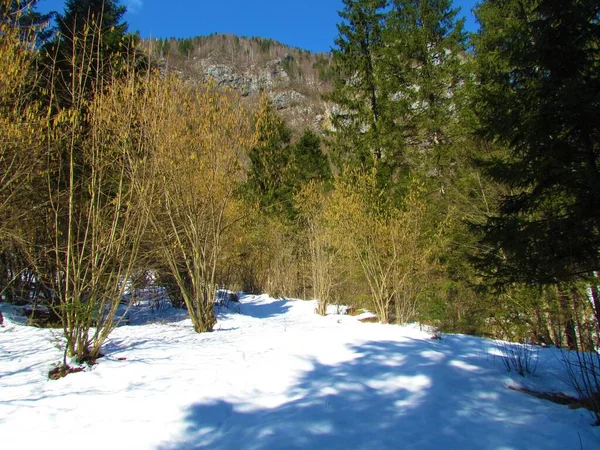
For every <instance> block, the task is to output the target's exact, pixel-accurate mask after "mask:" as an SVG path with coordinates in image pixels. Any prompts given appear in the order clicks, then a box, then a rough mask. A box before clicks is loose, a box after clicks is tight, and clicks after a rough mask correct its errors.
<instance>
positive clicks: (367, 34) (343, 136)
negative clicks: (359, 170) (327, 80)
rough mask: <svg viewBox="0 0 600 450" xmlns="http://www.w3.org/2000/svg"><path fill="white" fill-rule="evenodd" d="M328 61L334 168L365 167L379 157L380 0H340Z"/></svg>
mask: <svg viewBox="0 0 600 450" xmlns="http://www.w3.org/2000/svg"><path fill="white" fill-rule="evenodd" d="M343 3H344V9H343V10H342V11H340V13H339V15H340V17H341V18H342V23H340V24H339V25H338V31H339V35H338V37H337V38H336V40H335V45H336V47H337V48H335V49H334V50H333V62H334V66H335V71H336V78H335V88H334V91H333V93H332V94H331V96H330V99H331V100H332V101H333V102H335V103H336V104H337V105H338V108H339V109H338V111H336V112H335V114H334V115H333V125H334V127H335V134H334V142H333V144H334V145H333V150H334V154H335V157H336V162H337V164H338V165H343V164H348V163H349V164H352V165H362V166H364V167H371V166H372V165H373V164H375V163H376V162H377V161H379V160H380V159H381V157H382V153H383V151H382V142H381V140H382V137H383V136H385V133H383V130H381V129H380V124H381V121H382V120H381V119H382V108H383V105H382V104H381V103H382V102H384V99H383V98H382V97H381V80H380V78H379V73H378V63H377V61H378V58H379V56H380V53H381V50H382V47H383V39H382V33H383V22H384V8H385V6H386V3H387V2H386V1H385V0H344V2H343Z"/></svg>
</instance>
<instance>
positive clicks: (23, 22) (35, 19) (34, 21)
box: [0, 0, 53, 43]
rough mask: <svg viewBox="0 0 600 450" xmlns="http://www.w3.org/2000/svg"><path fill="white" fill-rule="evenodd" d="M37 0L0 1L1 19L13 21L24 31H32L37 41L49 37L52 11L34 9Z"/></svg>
mask: <svg viewBox="0 0 600 450" xmlns="http://www.w3.org/2000/svg"><path fill="white" fill-rule="evenodd" d="M38 2H39V0H9V1H7V2H2V3H0V17H2V20H3V21H11V22H13V23H15V25H16V26H18V27H19V28H20V29H21V30H23V31H24V32H25V33H28V32H30V31H33V32H34V33H35V34H36V36H37V39H38V43H40V42H44V41H45V40H47V39H48V38H49V37H50V30H49V29H48V27H49V25H50V20H51V19H52V15H53V14H52V13H48V14H42V13H40V12H38V11H37V10H36V7H37V4H38Z"/></svg>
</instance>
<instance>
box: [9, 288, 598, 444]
mask: <svg viewBox="0 0 600 450" xmlns="http://www.w3.org/2000/svg"><path fill="white" fill-rule="evenodd" d="M240 301H241V302H240V304H239V307H238V308H237V309H239V312H237V311H236V312H221V313H220V314H219V316H218V319H219V322H218V324H217V326H216V331H215V332H213V333H206V334H196V333H195V332H194V331H193V329H192V326H191V322H190V321H189V320H188V319H186V317H185V315H184V313H183V312H182V311H179V310H175V309H167V310H161V311H156V312H152V311H149V310H148V309H145V308H144V307H143V306H142V307H140V308H134V309H132V311H131V320H130V321H129V325H127V326H122V327H119V328H118V329H116V330H115V331H114V332H113V333H112V335H111V338H110V339H109V341H108V342H107V344H106V345H105V346H104V353H105V355H106V356H105V357H104V358H102V359H100V360H99V364H97V365H95V366H92V367H90V368H87V369H86V370H85V371H83V372H79V373H73V374H70V375H68V376H67V377H65V378H62V379H60V380H58V381H51V380H48V371H49V370H50V369H51V368H52V363H56V362H58V361H60V360H61V356H62V352H61V350H60V348H59V347H60V342H61V338H60V330H48V329H37V328H33V327H28V326H25V325H23V324H22V323H20V321H19V319H18V318H17V316H16V315H15V314H14V311H12V310H11V309H10V308H9V307H8V306H7V305H3V304H0V309H1V310H2V312H3V313H4V318H5V320H4V326H3V327H2V328H0V446H1V448H3V449H7V450H10V449H17V448H32V449H44V450H49V449H55V448H56V449H61V450H65V449H70V448H85V449H86V450H91V449H121V448H123V449H124V448H127V449H161V450H162V449H165V450H166V449H196V448H210V449H291V448H303V449H304V448H313V449H333V448H339V449H438V448H439V449H494V450H508V449H528V450H532V449H553V448H556V449H574V450H575V449H598V448H600V428H598V427H593V426H592V425H591V424H592V423H593V419H592V417H591V416H590V414H589V413H588V412H587V411H586V410H585V409H577V410H572V409H569V408H568V407H566V406H561V405H558V404H555V403H552V402H549V401H547V400H544V399H540V398H536V397H534V396H531V395H526V394H524V393H522V392H518V391H515V390H513V389H509V386H510V387H512V388H515V387H516V388H524V389H530V390H534V391H545V392H549V391H554V392H565V393H566V394H572V393H570V392H569V388H568V386H567V385H566V383H565V382H564V381H563V380H562V379H561V377H562V376H563V375H562V373H563V370H562V367H561V363H560V351H559V350H556V349H540V351H539V353H538V354H537V357H538V358H539V361H538V365H537V371H536V373H535V374H534V375H528V376H526V377H524V378H523V377H520V376H519V375H517V374H515V373H514V372H513V373H507V372H506V370H505V369H504V366H503V364H502V362H501V361H500V359H499V357H498V356H497V355H496V353H497V346H496V345H495V343H494V342H493V341H489V340H485V339H480V338H475V337H469V336H460V335H444V336H443V338H442V339H441V340H433V339H431V333H429V332H427V331H422V330H420V329H419V327H418V326H406V327H399V326H393V325H381V324H370V323H369V324H365V323H360V322H359V321H358V319H357V318H355V317H350V316H344V315H337V314H335V313H334V312H333V310H332V314H330V315H328V316H327V317H320V316H317V315H315V314H314V309H315V305H316V303H315V302H313V301H300V300H275V299H272V298H269V297H268V296H265V295H263V296H249V295H248V296H242V297H241V299H240Z"/></svg>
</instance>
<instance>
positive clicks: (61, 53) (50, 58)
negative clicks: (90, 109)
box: [43, 0, 146, 108]
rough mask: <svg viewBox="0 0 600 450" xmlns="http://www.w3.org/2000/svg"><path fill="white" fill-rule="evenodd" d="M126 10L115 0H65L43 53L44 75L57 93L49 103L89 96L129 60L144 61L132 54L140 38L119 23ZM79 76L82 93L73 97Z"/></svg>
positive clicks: (65, 102) (141, 63) (140, 63)
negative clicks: (83, 83)
mask: <svg viewBox="0 0 600 450" xmlns="http://www.w3.org/2000/svg"><path fill="white" fill-rule="evenodd" d="M125 11H126V8H125V6H123V5H121V4H119V2H118V1H117V0H106V1H103V0H67V2H66V3H65V11H64V13H63V14H62V15H61V14H58V15H57V17H56V26H55V28H54V30H53V31H54V38H53V39H52V40H50V41H48V42H47V44H46V45H45V46H44V53H43V66H44V68H45V70H46V71H47V72H49V73H48V74H47V75H46V78H47V79H48V80H51V83H53V86H52V89H54V91H55V92H56V96H55V97H54V101H55V102H56V105H54V106H56V107H58V108H61V107H70V106H74V104H75V103H76V102H80V101H82V100H83V99H86V100H89V99H90V98H92V97H93V95H94V93H95V92H96V91H97V89H98V87H99V85H100V84H101V83H100V80H101V79H102V78H110V77H111V76H113V75H117V74H119V73H121V74H122V73H124V72H125V71H126V70H127V68H126V67H125V66H126V65H127V64H131V63H132V61H135V63H134V64H136V65H138V67H140V68H141V67H143V66H145V65H146V62H145V57H142V56H141V55H138V54H137V53H136V46H137V44H138V41H139V37H138V36H137V35H135V34H128V33H127V23H126V22H123V21H122V18H123V15H124V14H125ZM138 56H139V58H138ZM83 74H85V76H84V79H85V85H84V86H83V88H84V89H83V90H82V92H81V93H83V95H82V96H81V97H80V98H78V99H77V98H75V94H74V92H73V83H74V82H75V83H77V81H74V80H75V79H76V78H77V77H78V76H80V75H83ZM81 93H80V94H81ZM77 107H79V106H77Z"/></svg>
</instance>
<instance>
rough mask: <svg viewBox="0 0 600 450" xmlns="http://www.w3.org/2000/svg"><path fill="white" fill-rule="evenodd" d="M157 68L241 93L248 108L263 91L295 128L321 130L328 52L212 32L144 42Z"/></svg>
mask: <svg viewBox="0 0 600 450" xmlns="http://www.w3.org/2000/svg"><path fill="white" fill-rule="evenodd" d="M144 45H145V46H147V49H148V51H149V52H150V53H151V54H152V55H153V56H154V58H156V59H157V60H158V61H159V64H160V66H161V67H163V68H164V69H165V70H168V71H175V72H177V73H179V74H181V76H182V77H184V78H185V79H187V80H188V81H189V82H190V83H200V82H204V81H208V80H212V81H213V82H214V83H216V84H217V85H218V86H221V87H223V88H228V89H231V90H233V91H235V92H237V93H239V95H240V97H241V98H242V101H243V102H244V103H245V104H247V105H249V106H250V107H252V106H254V105H256V104H257V103H258V99H259V98H260V95H261V92H263V91H264V92H265V93H266V94H267V95H268V96H269V98H270V100H271V103H272V104H273V106H274V107H275V108H276V109H277V110H278V111H279V112H280V114H281V115H282V116H283V117H284V118H285V119H286V121H287V123H288V124H289V126H290V127H291V128H292V129H294V130H301V129H304V128H306V127H310V128H312V129H313V130H315V131H317V132H323V130H324V129H325V128H326V127H327V120H326V117H327V116H328V113H327V111H328V110H329V106H328V104H327V102H325V101H324V100H323V94H326V93H327V92H329V91H330V90H331V87H332V85H331V82H330V81H329V74H330V72H329V70H330V66H331V55H330V54H328V53H316V54H315V53H310V52H308V51H305V50H301V49H297V48H292V47H288V46H286V45H283V44H281V43H278V42H275V41H273V40H270V39H262V38H246V37H237V36H233V35H224V34H214V35H211V36H201V37H195V38H192V39H184V40H181V39H180V40H176V39H169V40H160V39H157V40H149V41H146V42H145V43H144Z"/></svg>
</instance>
